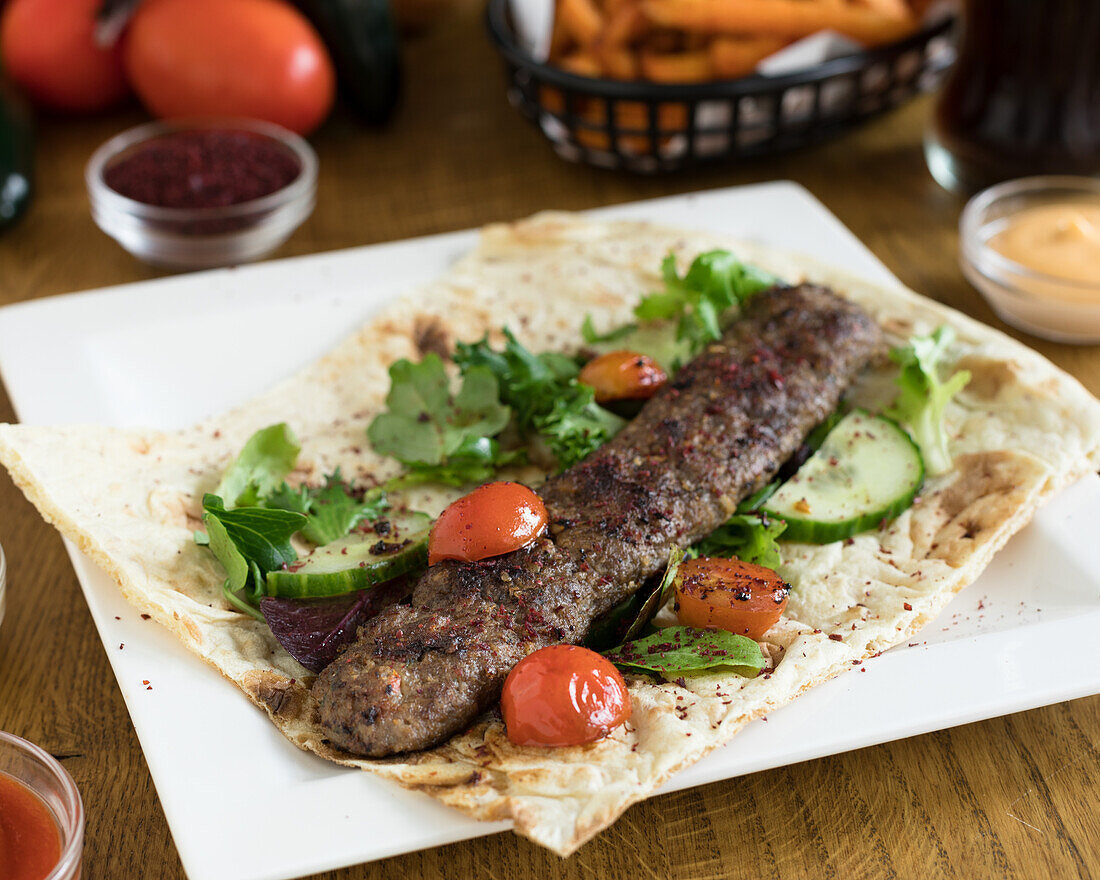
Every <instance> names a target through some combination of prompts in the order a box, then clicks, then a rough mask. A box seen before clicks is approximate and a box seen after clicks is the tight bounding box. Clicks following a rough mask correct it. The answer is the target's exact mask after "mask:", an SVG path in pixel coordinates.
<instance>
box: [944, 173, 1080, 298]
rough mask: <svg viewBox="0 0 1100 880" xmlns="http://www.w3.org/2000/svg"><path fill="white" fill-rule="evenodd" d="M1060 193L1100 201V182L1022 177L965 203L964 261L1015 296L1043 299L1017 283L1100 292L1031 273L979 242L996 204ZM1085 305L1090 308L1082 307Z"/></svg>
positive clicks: (1059, 176)
mask: <svg viewBox="0 0 1100 880" xmlns="http://www.w3.org/2000/svg"><path fill="white" fill-rule="evenodd" d="M1058 190H1061V191H1063V192H1064V191H1067V190H1068V191H1076V192H1078V193H1081V194H1085V195H1088V194H1091V195H1096V196H1097V197H1100V179H1097V178H1093V177H1080V176H1075V175H1069V174H1045V175H1037V176H1034V177H1021V178H1018V179H1016V180H1006V181H1004V182H1003V183H997V184H994V185H993V186H990V187H988V188H986V189H984V190H982V191H981V192H979V193H978V194H977V195H975V196H973V197H972V198H971V199H970V200H969V201H968V202H967V203H966V207H964V208H963V211H962V214H961V215H960V217H959V238H960V242H961V248H960V249H961V251H962V256H963V258H964V259H965V260H967V261H968V262H969V263H970V265H971V266H972V267H973V269H974V270H975V271H976V272H978V273H979V274H980V275H982V276H983V277H986V278H989V279H990V280H991V281H995V282H997V283H998V284H1001V285H1002V286H1005V287H1010V288H1012V289H1013V292H1014V293H1017V294H1019V295H1021V296H1026V297H1029V298H1032V299H1040V298H1041V297H1038V296H1036V295H1035V294H1032V293H1031V292H1030V291H1026V290H1023V289H1021V288H1019V286H1018V285H1017V284H1016V281H1017V280H1020V279H1024V280H1029V281H1038V282H1042V283H1045V284H1054V285H1060V286H1062V287H1067V288H1070V289H1073V290H1081V291H1097V290H1100V283H1097V284H1094V283H1091V282H1088V281H1078V280H1076V279H1073V278H1064V277H1062V276H1061V275H1052V274H1050V273H1048V272H1040V271H1038V270H1036V269H1031V268H1029V267H1028V266H1025V265H1024V264H1023V263H1018V262H1017V261H1016V260H1013V259H1010V258H1009V257H1006V256H1005V255H1004V254H1001V253H998V252H997V251H995V250H993V249H992V248H991V247H989V245H988V244H987V243H986V242H985V241H982V240H981V239H979V238H978V230H979V229H980V228H981V227H982V218H983V216H984V214H985V212H986V211H988V210H989V208H990V207H992V206H993V205H995V204H996V203H997V202H999V201H1001V200H1003V199H1007V198H1011V197H1012V196H1018V195H1034V194H1041V193H1044V192H1050V193H1051V194H1053V193H1054V192H1056V191H1058ZM1082 305H1087V304H1086V303H1082Z"/></svg>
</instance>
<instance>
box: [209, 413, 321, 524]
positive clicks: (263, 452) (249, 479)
mask: <svg viewBox="0 0 1100 880" xmlns="http://www.w3.org/2000/svg"><path fill="white" fill-rule="evenodd" d="M300 451H301V447H299V446H298V440H297V439H296V438H295V436H294V434H293V432H292V431H291V430H290V428H289V427H287V425H286V424H285V423H283V422H280V423H279V424H277V425H269V426H268V427H266V428H261V429H260V430H259V431H257V432H256V433H255V434H253V435H252V436H251V437H249V438H248V442H247V443H245V444H244V447H243V448H242V449H241V451H240V453H239V454H238V455H237V457H236V458H235V459H234V460H233V461H232V462H231V463H230V465H229V467H228V468H227V469H226V471H225V474H224V475H223V476H222V480H221V482H220V483H219V484H218V487H217V488H216V489H215V490H214V492H213V494H214V495H217V496H218V497H219V498H222V499H224V500H225V506H226V507H227V508H228V509H232V508H234V507H247V506H249V505H253V504H256V503H257V502H258V501H259V500H260V499H261V498H263V496H264V495H266V494H267V493H269V492H272V491H274V490H275V489H276V488H277V487H278V486H279V485H280V484H281V483H282V482H283V480H284V479H285V478H286V475H287V474H289V473H290V472H291V471H292V470H294V465H295V464H297V462H298V453H299V452H300Z"/></svg>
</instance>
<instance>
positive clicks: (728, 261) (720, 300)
mask: <svg viewBox="0 0 1100 880" xmlns="http://www.w3.org/2000/svg"><path fill="white" fill-rule="evenodd" d="M661 274H662V275H663V276H664V280H665V289H664V290H661V291H657V292H655V293H651V294H650V295H648V296H646V297H643V298H642V301H641V302H640V303H639V304H638V305H637V307H636V308H635V309H634V315H635V316H636V317H637V318H638V319H639V320H642V321H656V320H676V321H678V325H677V338H678V339H683V340H687V341H688V342H689V343H690V344H691V350H692V353H697V352H699V351H701V350H702V348H703V347H704V346H705V345H706V344H707V343H708V342H713V341H715V340H717V339H720V338H721V337H722V317H723V313H724V312H725V311H726V310H727V309H729V308H730V307H731V306H733V305H735V304H738V303H743V302H744V301H745V300H747V299H748V298H749V297H751V296H752V295H753V294H756V293H759V292H760V291H761V290H766V289H767V288H769V287H774V286H775V285H776V284H778V283H779V279H777V278H776V277H774V276H773V275H770V274H768V273H767V272H764V271H763V270H762V269H758V268H756V267H755V266H750V265H749V264H748V263H743V262H741V261H740V260H738V259H737V257H735V256H734V255H733V254H731V253H730V252H729V251H723V250H715V251H708V252H707V253H705V254H700V255H699V256H698V257H696V258H695V259H694V260H693V261H692V263H691V266H690V267H689V268H688V270H687V273H686V274H685V275H684V277H683V278H681V277H680V274H679V272H678V271H677V269H676V257H675V256H674V255H672V254H669V255H668V256H667V257H665V259H664V261H663V262H662V263H661Z"/></svg>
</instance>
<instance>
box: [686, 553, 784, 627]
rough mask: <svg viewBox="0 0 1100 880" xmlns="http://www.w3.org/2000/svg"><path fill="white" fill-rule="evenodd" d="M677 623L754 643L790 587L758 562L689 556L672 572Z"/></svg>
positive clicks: (778, 611) (780, 610)
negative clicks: (717, 631) (719, 631)
mask: <svg viewBox="0 0 1100 880" xmlns="http://www.w3.org/2000/svg"><path fill="white" fill-rule="evenodd" d="M675 584H676V604H677V609H678V613H679V617H680V622H681V623H682V624H684V626H694V627H698V628H700V629H706V628H707V627H714V628H716V629H725V630H729V631H730V632H732V633H737V634H738V635H742V636H748V637H749V638H750V639H754V640H755V641H760V639H761V638H763V636H764V633H766V632H767V631H768V630H769V629H771V628H772V627H773V626H775V622H776V621H777V620H779V618H780V617H781V616H782V615H783V611H784V610H785V609H786V607H787V594H788V593H789V592H790V589H791V588H790V585H789V584H786V583H784V582H783V578H781V577H780V576H779V575H778V574H776V573H775V572H774V571H772V570H771V569H770V568H764V566H762V565H753V564H752V563H751V562H742V561H741V560H739V559H717V558H715V559H708V558H707V557H705V556H704V557H700V558H699V559H689V560H688V561H687V562H684V563H683V564H682V565H681V566H680V570H679V571H677V572H676V581H675Z"/></svg>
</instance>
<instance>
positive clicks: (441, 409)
mask: <svg viewBox="0 0 1100 880" xmlns="http://www.w3.org/2000/svg"><path fill="white" fill-rule="evenodd" d="M389 372H390V391H389V394H388V395H387V396H386V406H387V407H388V409H387V410H386V412H383V413H380V414H379V415H377V416H375V418H374V420H373V421H372V422H371V423H370V427H369V428H368V429H367V436H368V438H370V442H371V445H372V446H373V447H374V448H375V450H377V451H378V452H380V453H382V454H383V455H391V456H393V457H394V458H396V459H397V460H398V461H400V462H402V463H403V464H404V465H405V466H406V467H408V468H409V469H410V471H411V472H413V473H418V474H419V478H417V477H414V478H413V479H412V481H413V482H416V481H417V479H419V481H421V482H423V481H427V480H435V479H439V478H441V477H445V479H444V480H443V481H444V482H451V483H454V482H456V481H457V483H458V484H459V485H461V484H462V483H465V482H471V481H474V480H478V479H485V474H486V471H487V470H488V472H489V473H490V474H491V473H492V470H491V469H492V468H494V467H495V466H497V465H498V464H502V463H503V461H502V460H500V459H499V458H498V456H499V446H493V445H492V444H488V443H487V441H489V440H490V439H492V438H493V437H495V436H496V435H497V434H499V433H500V432H501V431H502V430H503V429H504V426H505V425H507V424H508V419H509V417H510V415H511V411H510V410H509V408H508V407H507V406H506V405H504V404H502V403H501V399H500V387H499V385H498V383H497V378H496V376H495V375H494V374H493V371H492V370H490V369H488V368H487V367H485V366H471V367H470V368H469V369H467V370H464V371H463V376H462V385H461V387H460V389H459V391H458V393H457V394H452V392H451V380H450V377H449V376H448V375H447V373H446V371H445V370H444V368H443V361H442V360H441V359H440V357H439V355H437V354H434V353H429V354H428V355H426V356H425V357H424V360H422V361H420V362H419V363H413V362H412V361H409V360H405V359H402V360H399V361H397V362H396V363H394V364H393V365H392V366H391V367H390V371H389ZM486 458H488V460H486Z"/></svg>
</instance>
